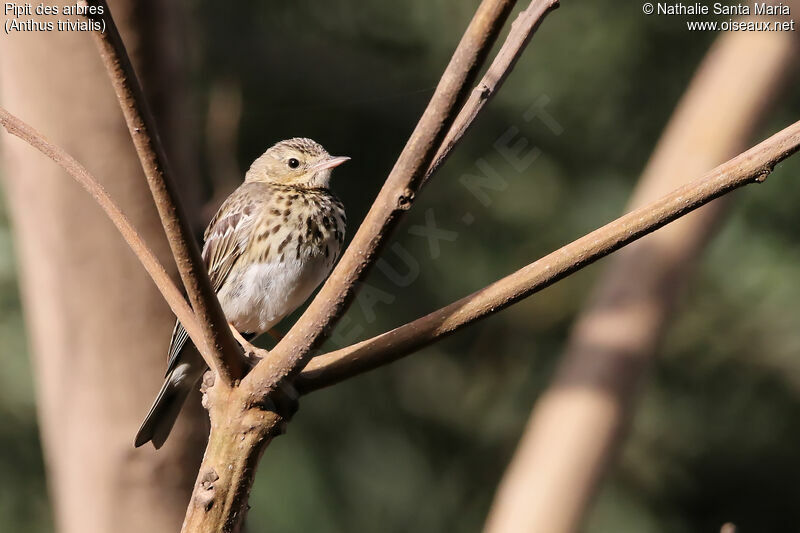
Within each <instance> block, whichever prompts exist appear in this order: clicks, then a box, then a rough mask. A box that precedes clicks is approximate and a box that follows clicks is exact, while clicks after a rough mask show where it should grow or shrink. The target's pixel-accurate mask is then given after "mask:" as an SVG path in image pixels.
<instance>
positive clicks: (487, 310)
mask: <svg viewBox="0 0 800 533" xmlns="http://www.w3.org/2000/svg"><path fill="white" fill-rule="evenodd" d="M798 148H800V122H796V123H794V124H792V125H791V126H789V127H787V128H785V129H784V130H781V131H780V132H778V133H776V134H775V135H773V136H772V137H770V138H769V139H767V140H765V141H763V142H762V143H761V144H759V145H757V146H755V147H753V148H751V149H750V150H747V151H746V152H744V153H742V154H740V155H738V156H737V157H735V158H733V159H731V160H730V161H728V162H727V163H724V164H722V165H720V166H718V167H717V168H715V169H714V170H712V171H711V172H709V173H708V174H706V175H705V176H703V177H702V178H700V179H698V180H696V181H694V182H692V183H689V184H687V185H685V186H683V187H681V188H679V189H677V190H675V191H673V192H672V193H670V194H668V195H667V196H664V197H662V198H661V199H660V200H658V201H656V202H653V203H651V204H648V205H646V206H644V207H641V208H639V209H636V210H634V211H631V212H630V213H628V214H626V215H624V216H622V217H620V218H618V219H617V220H615V221H613V222H611V223H609V224H606V225H605V226H603V227H602V228H600V229H597V230H595V231H593V232H591V233H589V234H588V235H586V236H584V237H581V238H580V239H578V240H576V241H573V242H572V243H570V244H568V245H566V246H564V247H563V248H561V249H559V250H556V251H555V252H553V253H551V254H549V255H547V256H545V257H543V258H542V259H540V260H538V261H536V262H535V263H531V264H530V265H528V266H526V267H524V268H522V269H520V270H518V271H517V272H515V273H513V274H511V275H509V276H506V277H505V278H503V279H501V280H499V281H496V282H495V283H493V284H491V285H489V286H487V287H485V288H483V289H481V290H479V291H477V292H474V293H472V294H470V295H469V296H466V297H464V298H462V299H460V300H458V301H456V302H453V303H452V304H450V305H448V306H447V307H443V308H442V309H439V310H438V311H434V312H432V313H430V314H428V315H426V316H424V317H422V318H419V319H417V320H415V321H413V322H411V323H409V324H406V325H404V326H400V327H399V328H396V329H394V330H392V331H389V332H387V333H384V334H382V335H379V336H377V337H374V338H372V339H369V340H365V341H362V342H360V343H357V344H354V345H353V346H349V347H347V348H343V349H341V350H337V351H334V352H331V353H328V354H325V355H321V356H319V357H316V358H314V359H313V360H312V361H311V362H310V363H309V364H308V365H307V366H306V368H305V369H304V370H303V371H302V372H301V373H300V374H299V375H298V376H297V378H296V380H295V386H296V387H297V389H298V391H300V392H301V393H308V392H311V391H313V390H316V389H319V388H322V387H326V386H329V385H332V384H334V383H338V382H340V381H343V380H345V379H347V378H349V377H351V376H354V375H357V374H360V373H362V372H365V371H367V370H370V369H373V368H376V367H378V366H381V365H385V364H387V363H390V362H392V361H394V360H396V359H399V358H401V357H404V356H406V355H409V354H410V353H413V352H414V351H416V350H418V349H420V348H422V347H423V346H427V345H428V344H431V343H433V342H435V341H437V340H439V339H441V338H442V337H445V336H447V335H449V334H451V333H454V332H455V331H458V330H459V329H461V328H463V327H465V326H467V325H469V324H471V323H473V322H475V321H476V320H480V319H481V318H484V317H486V316H488V315H491V314H494V313H496V312H497V311H500V310H502V309H505V308H506V307H508V306H509V305H512V304H514V303H516V302H518V301H520V300H522V299H523V298H526V297H528V296H530V295H531V294H534V293H535V292H538V291H540V290H542V289H544V288H546V287H549V286H550V285H552V284H554V283H555V282H557V281H559V280H561V279H563V278H565V277H566V276H568V275H570V274H572V273H573V272H575V271H577V270H580V269H582V268H583V267H585V266H587V265H589V264H591V263H593V262H594V261H597V260H598V259H600V258H602V257H605V256H607V255H608V254H610V253H612V252H614V251H616V250H618V249H620V248H622V247H623V246H625V245H626V244H628V243H630V242H633V241H635V240H636V239H639V238H640V237H643V236H644V235H647V234H648V233H650V232H652V231H655V230H656V229H658V228H660V227H662V226H664V225H666V224H668V223H669V222H671V221H673V220H675V219H676V218H679V217H681V216H683V215H685V214H686V213H689V212H690V211H693V210H694V209H697V208H698V207H700V206H702V205H704V204H706V203H708V202H710V201H711V200H713V199H715V198H717V197H719V196H722V195H723V194H725V193H728V192H730V191H732V190H734V189H737V188H739V187H742V186H743V185H747V184H749V183H754V182H762V181H764V180H765V179H766V178H767V176H768V175H769V174H770V173H771V172H772V169H773V168H774V167H775V165H776V164H777V163H779V162H781V161H783V160H784V159H786V158H787V157H789V156H790V155H792V154H793V153H795V152H796V151H797V150H798Z"/></svg>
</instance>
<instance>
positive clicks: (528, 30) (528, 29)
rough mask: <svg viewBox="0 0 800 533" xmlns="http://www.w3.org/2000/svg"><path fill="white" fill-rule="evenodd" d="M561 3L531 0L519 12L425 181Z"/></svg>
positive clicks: (471, 94) (553, 0) (460, 113)
mask: <svg viewBox="0 0 800 533" xmlns="http://www.w3.org/2000/svg"><path fill="white" fill-rule="evenodd" d="M558 5H559V4H558V0H531V3H530V4H529V5H528V7H527V8H525V10H524V11H521V12H520V14H519V15H517V18H516V19H515V20H514V22H513V23H512V24H511V31H509V32H508V35H507V36H506V39H505V41H503V46H501V47H500V51H499V52H497V55H496V56H495V58H494V60H492V64H491V65H489V68H488V69H486V74H484V75H483V78H481V81H480V83H478V85H477V86H476V87H475V88H474V89H473V90H472V92H471V93H470V95H469V98H468V99H467V102H466V103H465V104H464V107H462V108H461V111H459V112H458V116H457V117H456V119H455V120H454V121H453V125H452V126H450V131H448V132H447V135H446V136H445V138H444V141H442V144H441V146H440V147H439V151H438V152H436V155H435V156H434V158H433V162H432V163H431V165H430V166H429V167H428V170H427V172H425V178H424V179H423V184H424V183H425V182H426V181H428V178H430V177H431V175H433V173H434V172H436V171H437V170H439V167H441V166H442V165H443V164H444V162H445V160H446V159H447V157H448V156H449V155H450V152H452V151H453V148H455V146H456V144H458V142H459V141H460V140H461V138H462V137H463V136H464V134H465V133H466V132H467V130H468V129H469V127H470V126H472V123H473V122H474V121H475V119H476V118H477V116H478V113H480V112H481V110H482V109H483V108H484V106H486V104H488V103H489V100H491V99H492V97H493V96H494V95H495V94H497V91H499V90H500V87H502V85H503V82H504V81H505V80H506V78H507V77H508V75H509V74H511V71H512V70H514V65H515V64H516V63H517V59H519V57H520V56H521V55H522V53H523V52H524V51H525V47H526V46H527V45H528V42H530V40H531V37H533V34H534V33H535V32H536V29H537V28H538V27H539V24H541V23H542V21H543V20H544V17H545V16H546V15H547V14H548V13H550V12H551V11H553V10H554V9H556V8H557V7H558Z"/></svg>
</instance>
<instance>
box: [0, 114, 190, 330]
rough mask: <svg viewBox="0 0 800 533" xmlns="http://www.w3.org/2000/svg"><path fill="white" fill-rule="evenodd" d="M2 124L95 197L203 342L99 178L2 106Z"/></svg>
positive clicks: (165, 277)
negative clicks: (53, 162)
mask: <svg viewBox="0 0 800 533" xmlns="http://www.w3.org/2000/svg"><path fill="white" fill-rule="evenodd" d="M0 125H2V126H3V127H4V128H5V129H6V131H8V133H10V134H11V135H15V136H17V137H19V138H20V139H22V140H23V141H25V142H27V143H28V144H30V145H31V146H33V147H34V148H36V149H37V150H39V151H40V152H42V153H43V154H44V155H46V156H47V157H49V158H50V159H52V160H53V161H55V162H56V163H57V164H58V165H59V166H61V168H63V169H64V170H66V171H67V172H68V173H69V174H70V175H71V176H72V177H73V178H75V181H77V182H78V184H79V185H80V186H81V187H83V188H84V190H85V191H86V192H88V193H89V194H90V195H91V196H92V198H94V200H95V201H96V202H97V203H98V205H100V207H101V208H102V209H103V211H104V212H105V213H106V215H108V218H110V219H111V222H113V223H114V225H115V226H116V227H117V229H118V230H119V232H120V233H121V234H122V237H123V238H124V239H125V242H126V243H128V246H130V247H131V250H133V253H135V254H136V257H137V258H138V259H139V261H140V262H141V263H142V266H144V268H145V270H147V273H148V274H150V277H151V278H152V279H153V282H154V283H155V284H156V287H158V290H159V291H160V292H161V295H162V296H163V297H164V299H165V300H166V301H167V304H169V307H170V309H172V312H173V313H175V316H177V317H178V319H179V320H180V321H181V323H182V324H183V325H184V327H185V328H186V332H187V333H188V334H189V337H190V338H191V339H192V341H193V342H195V343H196V344H197V345H198V346H202V345H203V335H202V330H201V329H200V324H198V322H197V318H196V317H195V315H194V313H193V312H192V309H191V308H190V307H189V304H188V303H186V300H185V299H184V297H183V295H182V294H181V292H180V290H178V287H176V286H175V283H173V281H172V279H171V278H170V277H169V274H167V271H166V270H165V269H164V266H163V265H162V264H161V263H160V262H159V260H158V258H157V257H156V256H155V254H154V253H153V251H152V250H150V248H149V247H148V246H147V243H146V242H145V241H144V239H143V238H142V236H141V235H139V233H138V232H137V231H136V228H134V227H133V224H131V222H130V220H128V217H126V216H125V214H124V213H123V212H122V210H121V209H120V208H119V206H117V204H115V203H114V200H113V199H112V198H111V197H110V196H109V195H108V193H107V192H106V190H105V189H104V188H103V186H102V185H100V183H99V182H98V181H97V179H96V178H95V177H94V176H92V175H91V174H90V173H89V171H88V170H86V168H85V167H84V166H83V165H81V164H80V163H78V162H77V161H76V160H75V159H74V158H73V157H72V156H71V155H69V154H68V153H67V152H65V151H64V150H63V149H61V148H59V147H58V146H56V145H54V144H52V143H51V142H49V141H48V140H47V139H45V138H44V136H42V134H41V133H39V132H38V131H36V130H35V129H33V128H32V127H31V126H29V125H28V124H26V123H25V122H23V121H22V120H20V119H19V118H17V117H15V116H14V115H12V114H11V113H9V112H8V111H6V110H5V109H4V108H2V107H0Z"/></svg>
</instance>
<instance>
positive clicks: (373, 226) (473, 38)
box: [245, 0, 515, 390]
mask: <svg viewBox="0 0 800 533" xmlns="http://www.w3.org/2000/svg"><path fill="white" fill-rule="evenodd" d="M514 3H515V1H514V0H483V2H481V4H480V6H479V7H478V9H477V11H476V13H475V16H474V17H473V19H472V21H471V22H470V25H469V27H468V28H467V30H466V32H465V33H464V36H463V37H462V39H461V42H460V43H459V45H458V47H457V48H456V50H455V52H454V53H453V57H452V59H451V60H450V63H449V64H448V66H447V69H446V70H445V72H444V74H443V75H442V78H441V80H440V82H439V85H438V87H437V88H436V91H435V93H434V95H433V97H432V98H431V101H430V103H429V104H428V107H427V108H426V109H425V112H424V113H423V115H422V117H421V118H420V120H419V122H418V123H417V126H416V128H415V129H414V132H413V133H412V134H411V137H410V139H409V140H408V143H407V144H406V146H405V148H404V150H403V152H402V153H401V154H400V157H399V158H398V160H397V163H395V166H394V168H393V169H392V171H391V173H390V174H389V177H388V178H387V179H386V183H385V184H384V186H383V188H382V189H381V192H380V194H379V195H378V197H377V198H376V199H375V202H374V203H373V205H372V208H371V209H370V210H369V213H367V216H366V218H365V219H364V222H363V223H362V224H361V226H360V227H359V229H358V232H357V233H356V235H355V237H354V238H353V241H352V243H351V244H350V246H349V247H348V248H347V250H346V251H345V253H344V255H343V257H342V259H341V260H340V261H339V264H338V265H337V266H336V268H335V269H334V271H333V273H332V274H331V276H330V277H329V278H328V280H327V282H326V283H325V285H324V286H323V287H322V290H320V292H319V294H318V295H317V297H316V298H315V299H314V300H313V301H312V302H311V304H310V306H309V307H308V309H307V310H306V312H305V313H304V314H303V316H302V317H301V318H300V319H299V320H298V321H297V323H296V324H295V326H294V327H293V328H292V329H291V330H290V331H289V332H288V333H287V334H286V336H285V337H284V338H283V340H282V341H281V342H279V343H278V344H277V346H275V348H274V349H273V350H272V352H270V357H268V358H266V359H264V360H262V361H261V362H260V363H259V364H258V365H256V367H255V368H254V369H253V370H252V371H251V372H250V374H249V375H248V376H247V378H246V379H245V381H247V382H249V383H250V385H251V386H252V387H253V388H254V389H256V388H258V389H262V390H263V389H265V388H266V389H270V388H273V387H274V386H275V385H276V384H277V383H278V382H280V381H281V380H282V379H283V378H285V377H286V376H288V375H290V374H292V373H293V372H297V371H299V370H300V369H301V368H302V367H303V365H304V364H305V363H306V362H307V361H308V359H309V358H310V356H311V350H312V349H313V348H314V347H316V346H317V345H318V344H319V343H320V342H321V341H322V340H324V338H325V336H326V335H327V333H328V330H329V329H330V328H331V327H332V326H333V324H334V323H335V322H336V321H337V320H338V319H339V317H340V316H341V315H342V314H343V313H344V311H345V310H346V309H347V307H348V305H349V304H350V302H351V301H352V299H353V297H354V295H355V291H356V287H357V284H358V282H359V281H360V280H361V279H363V278H364V276H366V273H367V271H368V269H369V268H370V267H371V266H372V264H373V263H374V262H375V260H376V258H377V253H378V251H379V250H380V248H381V246H382V245H383V243H384V242H386V240H387V238H388V237H389V235H390V234H391V231H392V229H393V228H394V227H395V225H396V224H397V222H398V221H399V219H400V217H401V215H402V214H403V213H405V212H406V211H407V210H408V209H409V208H410V207H411V204H412V202H413V201H414V196H415V194H416V192H417V190H418V188H419V186H420V184H421V181H422V178H423V176H424V174H425V171H426V170H427V169H428V167H429V166H430V163H431V161H432V160H433V157H434V155H435V153H436V150H437V148H438V147H439V145H440V143H441V141H442V139H443V138H444V136H445V134H446V133H447V131H448V127H449V126H450V124H452V122H453V119H454V118H455V116H456V113H457V111H458V109H459V106H460V104H461V103H462V102H463V101H464V99H465V97H466V95H467V91H468V86H469V84H470V83H471V82H472V80H474V79H475V76H476V75H477V72H478V69H479V68H480V66H481V64H482V63H483V60H484V59H485V57H486V56H487V54H488V52H489V50H490V49H491V46H492V44H493V43H494V40H495V38H496V37H497V35H498V33H499V32H500V29H501V28H502V26H503V24H504V22H505V20H506V18H507V17H508V14H509V12H510V10H511V8H512V7H513V5H514Z"/></svg>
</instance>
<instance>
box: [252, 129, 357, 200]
mask: <svg viewBox="0 0 800 533" xmlns="http://www.w3.org/2000/svg"><path fill="white" fill-rule="evenodd" d="M348 159H350V158H349V157H337V156H332V155H330V154H329V153H328V152H326V151H325V149H324V148H323V147H322V146H320V145H319V143H316V142H314V141H312V140H311V139H304V138H302V137H295V138H294V139H288V140H285V141H281V142H279V143H277V144H275V145H274V146H272V147H271V148H270V149H269V150H267V151H266V152H264V154H263V155H262V156H261V157H259V158H258V159H256V160H255V161H253V164H252V165H250V170H248V171H247V175H246V176H245V181H249V182H264V183H274V184H278V185H294V186H296V187H304V188H309V189H317V188H327V187H328V182H329V181H330V178H331V170H332V169H333V168H334V167H338V166H339V165H341V164H342V163H344V162H345V161H347V160H348Z"/></svg>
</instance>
